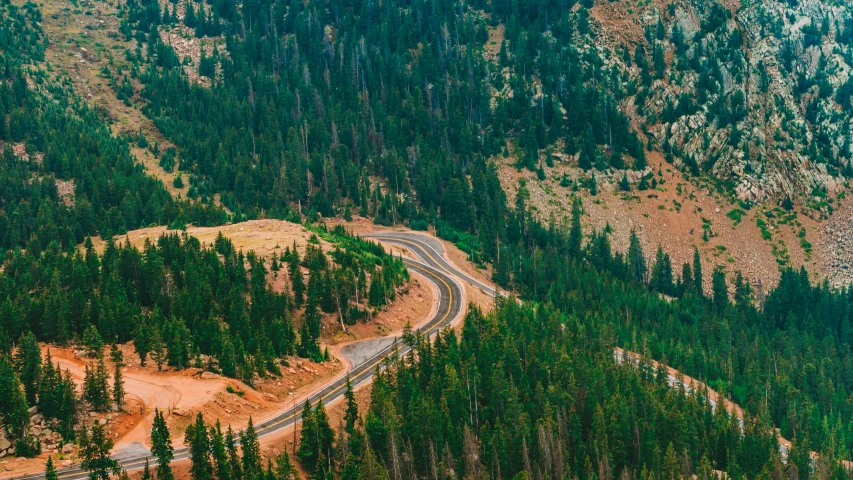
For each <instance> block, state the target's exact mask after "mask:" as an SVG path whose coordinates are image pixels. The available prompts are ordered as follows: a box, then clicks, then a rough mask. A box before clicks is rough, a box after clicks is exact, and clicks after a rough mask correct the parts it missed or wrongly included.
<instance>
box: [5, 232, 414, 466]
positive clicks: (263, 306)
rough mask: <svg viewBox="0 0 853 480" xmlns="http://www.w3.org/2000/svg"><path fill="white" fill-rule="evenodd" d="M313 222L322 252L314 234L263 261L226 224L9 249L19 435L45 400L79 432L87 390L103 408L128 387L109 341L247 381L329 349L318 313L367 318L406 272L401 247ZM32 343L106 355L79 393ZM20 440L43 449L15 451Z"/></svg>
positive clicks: (166, 362)
mask: <svg viewBox="0 0 853 480" xmlns="http://www.w3.org/2000/svg"><path fill="white" fill-rule="evenodd" d="M318 232H319V233H320V235H322V236H323V237H324V238H325V239H328V240H330V241H333V242H335V243H336V247H335V248H334V249H333V250H330V251H329V252H328V253H324V252H323V250H322V248H321V247H320V240H319V237H317V236H316V235H314V236H313V237H312V241H311V242H309V243H308V244H307V247H306V249H305V252H304V254H303V255H300V253H299V251H298V250H297V248H296V245H294V246H293V247H286V248H284V249H282V250H281V253H280V254H275V255H273V256H272V258H271V259H269V261H268V262H265V259H263V258H260V257H258V256H256V255H255V254H254V253H252V252H249V253H248V254H243V252H239V251H236V250H235V249H234V246H233V245H232V244H231V242H230V241H228V240H227V239H226V238H225V237H223V236H221V235H220V236H219V237H218V238H217V239H216V241H215V243H214V244H213V245H212V246H209V247H208V246H204V245H202V244H201V243H200V242H199V241H198V240H197V239H195V238H194V237H190V236H187V235H180V236H179V235H177V234H172V235H166V236H162V237H160V238H159V239H158V240H157V243H156V244H155V243H151V242H150V241H147V240H146V243H145V246H144V249H143V250H142V251H140V250H137V249H136V248H134V247H133V246H130V245H128V244H127V243H125V244H123V245H121V246H119V245H117V244H116V243H115V242H113V241H112V240H110V241H108V242H107V244H106V247H105V249H104V252H103V254H101V255H99V254H98V253H97V252H95V250H94V248H93V246H92V244H91V242H90V241H87V242H86V248H85V251H83V252H81V251H77V252H76V253H74V254H73V255H72V254H63V253H62V252H61V250H60V249H59V246H58V244H57V243H56V242H53V243H51V244H50V245H49V246H48V248H47V249H46V250H45V251H44V252H42V253H41V254H39V255H32V254H30V253H24V252H20V251H19V252H14V253H12V252H10V253H9V255H8V256H7V257H6V259H5V260H4V261H3V263H2V265H0V272H2V273H0V298H4V299H5V300H4V301H3V302H2V303H0V392H2V393H0V395H2V398H4V399H15V401H11V400H10V401H8V402H5V401H4V402H2V403H3V406H2V407H0V418H2V419H3V423H4V424H5V425H6V426H7V428H8V429H9V431H10V432H11V433H13V434H15V435H21V434H22V433H23V432H24V430H23V428H24V424H23V423H22V422H24V421H26V419H27V418H28V416H27V414H26V411H27V408H29V407H30V406H38V407H39V409H40V411H41V412H42V414H43V415H45V416H46V418H48V419H53V420H52V421H55V422H56V423H57V425H58V428H57V431H59V432H61V433H62V435H63V436H64V437H65V438H66V439H68V440H70V439H73V438H74V437H75V435H76V433H75V426H76V424H77V422H79V416H78V415H77V412H78V408H80V407H78V405H79V404H80V403H81V402H85V405H86V406H87V408H91V409H93V410H96V411H104V410H106V409H107V408H108V407H109V406H110V404H111V403H113V400H115V398H117V397H121V396H122V395H123V393H116V391H117V390H116V388H117V387H115V385H117V384H118V385H120V381H119V382H116V381H115V380H114V383H113V387H112V392H110V389H109V388H108V377H109V375H108V374H107V372H106V371H105V367H104V364H103V355H102V353H103V350H104V346H105V345H107V344H110V345H113V348H112V350H113V352H114V351H116V349H115V345H116V344H118V343H125V342H128V341H130V340H133V345H134V349H135V352H136V353H137V354H138V356H139V359H140V361H141V363H142V366H145V364H146V362H151V363H156V365H157V368H158V369H162V368H163V367H164V366H169V367H173V368H176V369H181V368H187V367H189V366H196V367H199V368H204V369H207V370H210V371H214V372H219V373H221V374H223V375H225V376H228V377H234V378H240V379H241V380H243V381H244V382H246V383H247V384H250V385H251V384H252V383H253V382H254V381H255V378H256V376H260V377H267V376H268V375H274V376H280V375H281V369H280V366H281V365H282V364H284V365H286V359H287V357H288V356H291V355H298V356H301V357H305V358H311V359H313V360H315V361H323V360H328V358H329V357H328V355H329V354H328V352H327V351H321V349H320V346H319V343H318V339H319V336H320V332H321V318H322V315H323V314H330V315H331V316H332V317H333V318H336V319H337V320H338V321H340V323H341V324H342V325H352V324H354V323H356V322H357V321H359V320H365V319H367V318H369V317H370V315H372V312H373V311H374V310H375V309H378V308H382V306H384V305H385V304H387V303H388V302H390V301H393V299H394V298H395V296H396V294H397V289H398V287H400V286H401V285H402V284H403V283H404V282H405V281H407V280H408V272H407V270H406V268H405V267H404V266H403V263H402V261H401V260H400V259H398V258H394V257H392V256H390V255H388V254H386V253H385V252H384V250H383V249H382V248H381V247H379V246H378V245H375V244H373V243H369V242H365V241H362V240H358V239H356V238H353V237H351V236H348V235H346V234H345V233H344V232H343V231H342V230H341V229H340V228H338V229H335V230H332V231H323V230H318ZM306 272H307V275H306ZM279 275H282V276H286V282H285V283H286V286H285V287H284V290H283V291H281V292H279V291H274V290H273V289H272V287H271V286H270V283H271V282H270V279H271V278H272V277H273V276H279ZM306 277H307V278H306ZM296 314H298V315H299V318H301V321H300V322H299V324H300V328H299V331H298V333H297V331H296V330H295V329H294V325H293V321H292V320H293V318H294V315H296ZM38 341H44V342H48V343H50V344H54V345H67V344H69V343H72V342H73V343H75V344H78V345H82V346H84V347H85V350H86V352H87V354H88V355H89V356H90V357H91V358H93V359H100V360H99V362H98V364H97V365H96V366H93V368H92V371H91V375H92V380H91V382H90V381H89V378H88V377H89V373H87V380H86V382H85V384H84V387H83V397H82V398H78V396H77V395H76V393H75V389H76V387H75V385H74V382H73V380H72V379H71V378H70V377H69V376H68V374H64V373H62V372H60V371H58V370H55V366H54V365H53V363H52V362H51V361H50V358H49V354H48V356H47V358H45V359H44V360H42V356H41V353H40V349H39V345H38ZM119 354H120V352H119ZM111 355H113V353H112V352H111ZM112 359H113V361H114V363H116V364H117V365H118V364H120V363H121V360H120V359H119V360H116V359H115V358H112ZM116 377H119V378H120V372H119V370H118V369H117V370H116V372H115V374H114V375H113V378H114V379H115V378H116ZM13 392H14V393H13ZM19 393H20V395H19ZM111 399H112V400H111ZM115 403H118V404H120V402H118V401H115ZM21 441H23V442H26V441H27V439H26V437H23V440H21ZM25 452H30V453H38V452H37V451H35V450H26V449H22V450H20V454H21V455H25V454H26V453H25Z"/></svg>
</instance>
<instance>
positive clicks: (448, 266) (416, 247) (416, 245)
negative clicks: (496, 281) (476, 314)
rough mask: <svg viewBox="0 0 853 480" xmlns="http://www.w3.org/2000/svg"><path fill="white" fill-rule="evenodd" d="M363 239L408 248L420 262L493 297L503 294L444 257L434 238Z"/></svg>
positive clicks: (399, 234)
mask: <svg viewBox="0 0 853 480" xmlns="http://www.w3.org/2000/svg"><path fill="white" fill-rule="evenodd" d="M362 238H367V239H372V240H379V241H380V242H387V243H392V244H394V245H399V246H402V247H405V248H407V249H408V250H409V251H410V252H412V253H413V254H414V255H417V256H418V258H420V260H421V261H422V262H424V263H426V264H428V265H429V266H431V267H433V268H436V269H439V270H443V271H444V272H446V273H448V274H450V275H452V276H454V277H456V278H459V279H461V280H463V281H465V282H467V283H470V284H471V285H473V286H474V287H476V288H479V289H480V290H482V291H483V292H485V293H486V294H487V295H490V296H492V297H494V296H495V294H498V295H500V294H501V293H500V292H498V291H497V290H495V288H493V287H492V286H490V285H487V284H485V283H483V282H481V281H479V280H477V279H476V278H473V277H471V276H470V275H468V274H467V273H465V272H463V271H462V270H460V269H459V268H457V267H456V266H455V265H453V264H452V263H450V262H449V261H448V260H447V259H446V258H445V257H444V246H443V245H442V244H441V242H439V241H438V240H437V239H435V238H434V237H430V236H428V235H423V234H419V233H414V232H377V233H371V234H368V235H362Z"/></svg>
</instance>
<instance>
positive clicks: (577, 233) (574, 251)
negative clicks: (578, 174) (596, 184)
mask: <svg viewBox="0 0 853 480" xmlns="http://www.w3.org/2000/svg"><path fill="white" fill-rule="evenodd" d="M582 242H583V230H582V229H581V204H580V200H579V199H575V200H574V201H573V202H572V224H571V227H570V229H569V253H570V254H571V255H574V256H578V255H580V253H581V243H582Z"/></svg>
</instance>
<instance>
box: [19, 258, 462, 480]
mask: <svg viewBox="0 0 853 480" xmlns="http://www.w3.org/2000/svg"><path fill="white" fill-rule="evenodd" d="M436 243H437V242H436ZM438 248H441V244H438ZM439 251H440V250H439ZM418 256H419V257H420V254H418ZM437 257H441V255H440V254H437V251H436V258H432V257H430V256H429V255H427V256H426V259H424V261H418V260H415V259H409V258H405V257H404V258H403V262H404V263H405V264H406V267H407V268H408V269H409V270H411V271H414V272H417V273H419V274H421V275H423V276H424V277H425V278H426V279H427V280H428V281H429V282H431V283H433V284H434V285H435V286H436V288H438V293H439V295H438V308H437V309H436V312H435V315H433V316H432V318H430V319H429V320H428V321H427V322H426V323H425V324H423V325H422V326H421V327H420V328H418V329H417V330H416V331H417V332H421V334H423V335H425V336H429V335H432V334H434V333H435V332H437V331H439V330H441V329H442V328H443V327H445V326H447V325H450V324H451V323H453V322H454V321H455V320H457V319H458V318H459V317H460V314H461V312H462V306H463V302H464V300H463V299H464V296H463V292H462V287H461V286H460V284H459V283H458V281H457V280H456V279H455V278H453V276H452V275H451V274H450V273H449V272H450V271H452V270H447V269H444V268H441V266H440V265H441V264H440V263H439V262H438V261H437ZM421 258H422V259H423V258H424V257H421ZM448 266H450V265H449V264H448ZM450 267H451V268H453V267H452V266H450ZM453 270H455V268H454V269H453ZM460 273H461V272H460ZM395 340H396V339H395V338H393V337H386V338H383V339H371V340H366V341H365V342H358V343H356V344H351V345H348V346H346V347H344V348H342V349H341V352H342V353H343V354H344V355H346V356H347V358H349V359H350V361H351V362H352V364H353V365H354V367H353V368H352V370H350V371H349V374H350V378H351V382H352V384H353V387H357V386H359V385H361V384H363V383H366V382H368V381H370V379H371V378H372V377H373V374H374V372H375V369H376V367H377V366H380V368H382V361H383V360H385V359H386V358H388V357H389V356H391V355H392V354H393V353H394V352H395V349H396V351H397V353H398V354H399V355H403V354H405V353H407V352H408V351H409V350H410V349H409V348H408V347H406V346H405V345H403V344H399V345H396V346H395ZM362 343H365V345H361V344H362ZM350 355H352V356H350ZM345 391H346V376H342V377H340V378H338V379H336V380H334V381H333V382H331V383H329V384H328V385H326V386H325V387H323V388H322V389H320V390H318V391H317V392H315V393H314V394H312V395H311V396H310V397H308V400H310V402H311V404H312V405H316V404H317V402H318V401H319V400H321V399H322V400H323V403H325V404H327V405H328V404H329V403H331V402H334V401H335V400H338V399H340V398H341V397H343V394H344V392H345ZM301 412H302V405H296V407H295V408H294V407H291V408H289V409H287V410H285V411H284V412H282V413H281V414H279V415H276V416H275V417H273V418H271V419H269V420H265V421H263V422H260V423H258V424H256V425H255V430H256V431H257V433H258V436H259V437H264V436H267V435H270V434H272V433H274V432H277V431H279V430H282V429H284V428H287V427H289V426H291V425H293V424H294V423H297V422H299V421H300V420H301ZM148 457H150V452H149V451H148V450H147V449H146V448H145V447H143V446H142V445H138V446H136V447H135V448H134V449H133V451H130V452H128V451H125V452H121V453H118V454H115V455H114V456H113V458H115V459H116V460H118V461H119V463H120V464H121V467H122V468H123V469H125V470H127V471H132V470H138V469H141V468H143V467H144V465H145V460H146V459H147V458H148ZM187 458H189V450H188V449H187V448H179V449H176V450H175V461H180V460H184V459H187ZM149 460H150V463H151V465H152V466H153V465H155V464H156V462H155V461H154V460H153V459H149ZM86 477H87V474H86V473H85V472H83V471H81V470H80V469H79V468H78V467H77V466H73V467H68V468H65V469H62V470H60V471H59V478H60V479H63V480H80V479H84V478H86ZM13 478H16V479H21V480H39V479H43V478H44V474H43V473H37V474H31V475H26V476H20V477H13Z"/></svg>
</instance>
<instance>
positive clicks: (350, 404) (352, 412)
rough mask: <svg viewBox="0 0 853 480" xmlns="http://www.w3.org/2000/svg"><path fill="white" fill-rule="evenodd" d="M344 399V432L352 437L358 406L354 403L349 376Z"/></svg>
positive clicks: (353, 393)
mask: <svg viewBox="0 0 853 480" xmlns="http://www.w3.org/2000/svg"><path fill="white" fill-rule="evenodd" d="M344 398H345V399H346V411H345V412H344V423H345V427H344V428H345V430H346V432H347V433H349V434H350V435H352V433H353V432H354V431H355V422H356V421H357V420H358V404H357V403H356V402H355V392H353V389H352V383H351V382H350V378H349V374H347V389H346V392H345V393H344Z"/></svg>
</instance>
